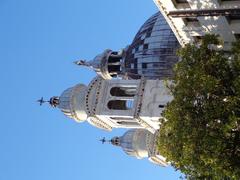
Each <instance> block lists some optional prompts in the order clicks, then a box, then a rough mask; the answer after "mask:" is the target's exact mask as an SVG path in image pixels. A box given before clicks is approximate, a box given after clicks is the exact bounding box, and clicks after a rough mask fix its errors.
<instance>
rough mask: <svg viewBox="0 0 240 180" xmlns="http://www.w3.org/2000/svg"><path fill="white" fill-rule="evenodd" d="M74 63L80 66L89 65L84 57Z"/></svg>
mask: <svg viewBox="0 0 240 180" xmlns="http://www.w3.org/2000/svg"><path fill="white" fill-rule="evenodd" d="M73 63H74V64H76V65H79V66H88V63H86V60H82V59H81V60H78V61H74V62H73Z"/></svg>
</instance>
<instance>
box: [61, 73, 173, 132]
mask: <svg viewBox="0 0 240 180" xmlns="http://www.w3.org/2000/svg"><path fill="white" fill-rule="evenodd" d="M171 100H172V96H171V95H170V92H169V90H168V89H167V88H166V87H165V85H164V81H163V80H146V79H144V78H142V79H138V80H122V79H111V80H105V79H103V78H101V77H99V76H98V77H96V78H94V79H93V80H92V81H91V83H90V84H89V85H88V86H85V85H82V84H78V85H76V86H74V87H72V88H69V89H67V90H66V91H64V92H63V93H62V95H61V96H60V97H59V104H58V106H57V107H59V108H60V109H61V110H62V112H63V113H64V114H65V115H67V116H68V117H70V118H72V119H74V120H76V121H77V122H83V121H85V120H87V121H88V122H89V123H90V124H92V125H94V126H96V127H98V128H101V129H104V130H109V131H110V130H111V129H112V128H144V129H147V130H148V131H150V132H152V133H154V132H155V131H156V130H158V129H159V119H160V118H162V115H161V113H162V111H163V109H164V107H165V105H166V104H167V103H168V102H169V101H171Z"/></svg>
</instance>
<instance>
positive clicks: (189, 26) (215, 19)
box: [154, 0, 240, 50]
mask: <svg viewBox="0 0 240 180" xmlns="http://www.w3.org/2000/svg"><path fill="white" fill-rule="evenodd" d="M154 2H155V3H156V5H157V7H158V8H159V10H160V12H161V13H162V14H163V16H164V18H165V19H166V21H167V22H168V24H169V26H170V27H171V29H172V30H173V32H174V34H175V36H176V38H177V39H178V41H179V43H180V44H181V46H184V45H185V44H187V43H194V42H198V41H200V40H201V38H202V37H203V36H204V35H205V34H207V33H209V34H218V35H219V36H220V38H221V39H222V40H223V42H224V48H225V50H229V49H230V47H231V44H232V42H234V41H236V39H239V38H240V1H239V0H154Z"/></svg>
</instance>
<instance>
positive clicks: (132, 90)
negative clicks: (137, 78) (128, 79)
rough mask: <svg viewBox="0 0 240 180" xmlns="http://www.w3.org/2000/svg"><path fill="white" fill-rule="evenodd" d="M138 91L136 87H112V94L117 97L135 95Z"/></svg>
mask: <svg viewBox="0 0 240 180" xmlns="http://www.w3.org/2000/svg"><path fill="white" fill-rule="evenodd" d="M136 92H137V88H136V87H112V88H111V89H110V94H111V96H116V97H134V96H135V94H136Z"/></svg>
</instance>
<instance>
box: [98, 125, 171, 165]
mask: <svg viewBox="0 0 240 180" xmlns="http://www.w3.org/2000/svg"><path fill="white" fill-rule="evenodd" d="M157 136H158V132H156V133H155V134H152V133H150V132H148V131H147V130H144V129H132V130H128V131H127V132H126V133H125V134H124V135H123V136H120V137H118V136H116V137H113V138H112V139H111V140H110V141H109V140H105V138H103V139H102V140H101V141H102V142H103V143H104V142H109V143H111V144H112V145H114V146H119V147H121V148H122V149H123V151H124V152H125V153H126V154H128V155H130V156H134V157H136V158H138V159H142V158H148V159H149V160H150V161H151V162H153V163H155V164H157V165H160V166H167V165H168V163H167V162H166V158H164V157H163V156H161V155H160V154H159V152H158V150H157V143H156V142H157Z"/></svg>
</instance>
